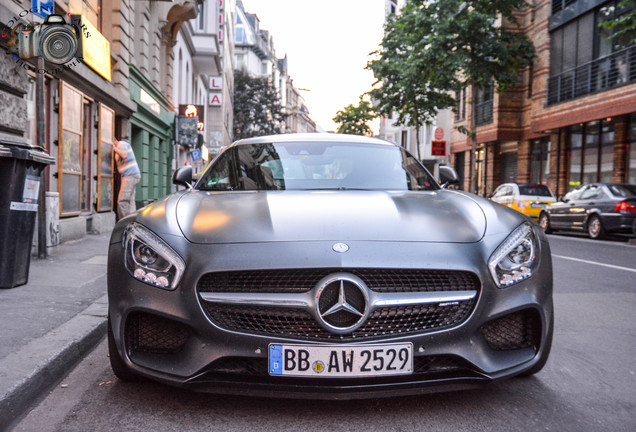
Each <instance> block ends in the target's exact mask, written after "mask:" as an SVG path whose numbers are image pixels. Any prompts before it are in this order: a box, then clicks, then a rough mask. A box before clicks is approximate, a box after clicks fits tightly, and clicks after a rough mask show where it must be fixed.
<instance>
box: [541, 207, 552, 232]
mask: <svg viewBox="0 0 636 432" xmlns="http://www.w3.org/2000/svg"><path fill="white" fill-rule="evenodd" d="M539 225H540V226H541V229H542V230H543V232H544V233H546V234H550V233H552V228H550V216H548V214H547V213H545V212H544V213H541V214H540V215H539Z"/></svg>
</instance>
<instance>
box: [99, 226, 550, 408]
mask: <svg viewBox="0 0 636 432" xmlns="http://www.w3.org/2000/svg"><path fill="white" fill-rule="evenodd" d="M504 238H505V235H500V236H493V238H485V239H483V240H482V241H481V242H478V243H467V244H432V243H411V244H408V245H405V244H404V243H390V242H381V243H374V242H347V243H348V244H349V246H350V251H349V252H348V253H346V254H335V253H333V252H331V246H332V245H333V242H313V243H312V244H310V245H307V244H306V243H293V242H292V243H285V242H280V243H267V244H224V245H197V244H191V243H187V242H186V241H185V240H184V239H176V240H174V239H173V240H174V241H172V242H171V245H172V246H173V247H174V248H175V250H176V251H177V252H178V253H180V254H181V255H182V257H183V258H184V259H185V261H186V263H188V264H187V270H186V272H185V274H184V277H183V279H182V280H181V282H180V284H179V286H178V287H177V289H176V290H174V291H167V290H163V289H160V288H156V287H153V286H150V285H147V284H144V283H142V282H140V281H138V280H136V279H134V278H133V277H132V276H130V274H129V273H128V271H127V270H126V269H125V268H124V265H123V262H122V246H121V243H120V242H118V241H115V242H113V243H112V244H111V245H110V250H109V263H108V294H109V315H110V319H111V325H112V329H113V336H114V339H115V343H116V345H117V349H118V352H119V354H120V356H121V357H122V359H123V360H124V362H125V363H126V364H127V366H128V367H129V368H130V369H131V370H133V371H134V372H136V373H138V374H140V375H143V376H146V377H149V378H152V379H155V380H158V381H162V382H165V383H168V384H171V385H176V386H181V387H188V388H192V389H194V390H199V391H210V392H215V393H229V394H249V395H254V396H255V395H262V396H278V397H307V398H329V399H339V398H364V397H380V396H394V395H406V394H416V393H425V392H431V391H438V390H452V389H460V388H467V387H474V386H479V385H483V384H486V383H489V382H492V381H496V380H500V379H504V378H507V377H511V376H514V375H518V374H521V373H523V372H525V371H527V370H529V369H531V368H532V367H533V366H535V365H536V364H537V363H538V362H540V361H541V359H542V358H543V357H544V356H545V355H547V353H548V352H549V348H550V347H549V345H550V341H551V331H552V325H551V323H552V322H553V316H552V314H553V306H552V265H551V258H550V252H549V246H548V244H547V241H545V240H543V241H541V242H540V254H541V259H540V262H539V264H538V267H537V269H536V270H535V274H534V275H533V276H532V277H530V278H529V279H527V280H525V281H522V282H520V283H517V284H515V285H513V286H511V287H508V288H504V289H499V288H496V287H495V285H494V283H493V281H492V278H491V277H490V273H489V272H488V268H487V266H486V264H485V263H486V262H487V260H488V258H489V257H488V256H487V253H486V252H485V251H492V250H494V247H496V245H498V244H499V243H500V242H501V241H502V240H503V239H504ZM309 264H311V267H312V268H316V267H319V268H329V269H343V271H345V272H346V271H347V270H346V269H356V268H378V267H382V268H389V269H413V268H417V269H422V268H424V269H444V270H452V271H455V270H456V271H468V272H472V273H474V274H476V275H479V276H478V278H479V281H480V288H479V295H478V297H477V299H476V302H475V303H474V305H473V306H472V307H473V309H472V310H471V312H470V313H469V315H468V316H467V318H466V319H464V320H463V321H462V322H460V323H458V324H457V325H453V326H451V327H443V328H439V329H433V330H425V331H418V332H413V333H409V334H407V335H404V334H389V335H384V336H380V337H370V338H366V339H362V340H360V341H356V343H357V344H372V345H381V344H383V343H394V342H402V343H411V344H412V345H413V353H414V363H415V369H416V371H415V372H414V373H413V374H412V375H404V376H393V377H362V378H313V377H312V378H292V377H275V376H270V375H269V374H268V362H267V353H268V346H269V344H271V343H280V344H290V343H297V344H347V343H351V341H345V342H338V341H316V340H307V339H306V338H297V337H281V336H276V335H263V334H254V333H250V332H245V331H236V330H228V329H227V328H224V327H223V326H222V325H219V324H218V323H216V322H213V321H212V320H211V319H210V316H209V315H208V314H207V313H206V312H205V308H204V305H203V304H202V302H203V301H202V299H201V297H200V295H199V293H198V291H197V283H198V281H199V280H200V278H201V277H202V276H203V275H205V274H207V273H210V272H218V271H244V270H250V269H253V270H258V269H270V268H274V269H281V268H282V269H303V268H307V267H308V266H309ZM140 317H141V318H140ZM500 327H501V328H500ZM493 328H494V329H495V333H496V334H495V336H493V335H492V334H491V335H489V334H488V333H489V330H492V329H493ZM509 330H510V331H511V332H512V336H510V335H508V336H506V334H507V333H509ZM524 332H533V336H531V339H532V343H530V344H528V343H518V344H517V345H515V339H519V338H523V337H526V338H527V337H528V335H523V333H524ZM490 333H492V332H490ZM501 338H503V341H502V340H500V339H501ZM506 338H509V339H513V340H512V341H509V340H508V341H506V340H505V339H506ZM140 341H141V342H140Z"/></svg>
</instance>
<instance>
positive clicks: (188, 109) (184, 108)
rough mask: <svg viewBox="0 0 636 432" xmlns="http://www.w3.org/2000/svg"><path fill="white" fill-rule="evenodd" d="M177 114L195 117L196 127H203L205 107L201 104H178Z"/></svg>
mask: <svg viewBox="0 0 636 432" xmlns="http://www.w3.org/2000/svg"><path fill="white" fill-rule="evenodd" d="M179 115H180V116H185V117H197V119H198V120H197V129H198V130H200V131H202V130H204V129H205V107H204V106H203V105H193V104H185V105H179Z"/></svg>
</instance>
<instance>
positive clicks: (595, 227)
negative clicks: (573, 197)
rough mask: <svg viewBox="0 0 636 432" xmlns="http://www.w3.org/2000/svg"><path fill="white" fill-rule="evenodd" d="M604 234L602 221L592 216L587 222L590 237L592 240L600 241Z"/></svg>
mask: <svg viewBox="0 0 636 432" xmlns="http://www.w3.org/2000/svg"><path fill="white" fill-rule="evenodd" d="M604 234H605V230H604V229H603V224H602V223H601V219H600V218H599V217H598V216H596V215H592V216H590V218H589V219H588V221H587V235H589V236H590V238H591V239H600V238H602V237H603V235H604Z"/></svg>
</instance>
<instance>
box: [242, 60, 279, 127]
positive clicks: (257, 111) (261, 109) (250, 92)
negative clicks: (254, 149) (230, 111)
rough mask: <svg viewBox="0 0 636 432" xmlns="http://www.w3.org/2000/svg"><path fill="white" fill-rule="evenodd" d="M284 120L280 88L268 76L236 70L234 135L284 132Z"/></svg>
mask: <svg viewBox="0 0 636 432" xmlns="http://www.w3.org/2000/svg"><path fill="white" fill-rule="evenodd" d="M283 120H284V116H283V111H282V107H281V104H280V100H279V98H278V92H277V91H276V89H275V88H274V87H273V86H272V85H271V83H270V82H269V80H268V79H267V78H258V77H252V76H250V75H249V74H248V73H247V72H244V71H235V72H234V124H233V129H234V139H242V138H250V137H253V136H261V135H271V134H279V133H281V131H282V129H281V126H282V123H283Z"/></svg>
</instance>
